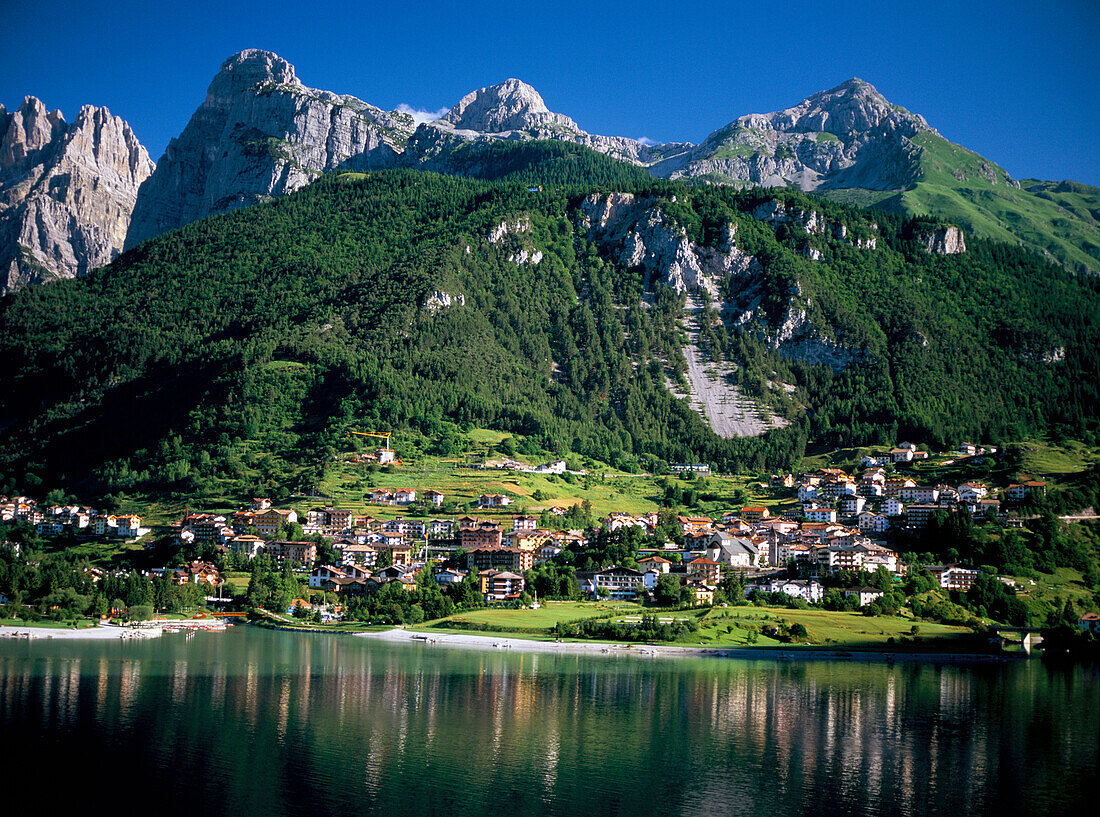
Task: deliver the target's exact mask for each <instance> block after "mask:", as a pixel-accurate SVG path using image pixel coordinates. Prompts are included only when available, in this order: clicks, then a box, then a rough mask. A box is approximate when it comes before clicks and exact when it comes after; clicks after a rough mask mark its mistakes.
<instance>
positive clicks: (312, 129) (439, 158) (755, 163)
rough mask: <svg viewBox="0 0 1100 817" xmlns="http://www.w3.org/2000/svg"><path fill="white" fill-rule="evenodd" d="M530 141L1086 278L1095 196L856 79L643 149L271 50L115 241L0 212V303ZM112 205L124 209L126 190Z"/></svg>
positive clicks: (522, 107) (546, 119) (258, 52)
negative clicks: (932, 224) (997, 159)
mask: <svg viewBox="0 0 1100 817" xmlns="http://www.w3.org/2000/svg"><path fill="white" fill-rule="evenodd" d="M3 116H6V117H7V118H9V119H10V118H11V115H7V114H3ZM0 121H3V119H0ZM122 126H124V129H125V130H126V131H127V132H129V133H131V135H132V131H129V126H128V125H126V123H122ZM36 128H37V129H36V130H35V131H34V132H33V133H32V134H30V137H31V142H28V143H27V144H28V146H27V148H26V149H28V150H34V149H38V148H34V145H37V144H38V143H37V142H36V141H35V140H36V139H39V138H41V135H42V133H44V132H45V131H47V130H50V131H51V132H52V130H51V129H52V128H54V125H52V124H50V122H49V121H46V120H44V121H43V122H42V123H41V124H40V125H36ZM540 140H551V141H563V142H568V143H572V144H576V145H580V146H582V147H585V148H588V149H591V150H595V151H597V152H599V153H603V154H604V155H607V156H610V157H612V158H615V159H617V160H619V161H622V162H625V163H628V164H631V165H635V166H637V167H641V168H644V169H645V170H646V171H647V172H649V173H650V174H652V175H654V176H656V177H658V178H668V179H674V180H682V181H689V182H695V183H715V184H725V185H732V186H734V187H755V186H759V187H795V188H798V189H800V190H803V191H806V192H814V193H817V194H820V195H824V196H827V197H830V198H834V199H837V200H840V201H845V202H848V203H853V204H858V205H861V206H876V207H880V208H883V209H886V210H893V211H897V212H901V213H907V214H910V215H932V216H940V217H944V218H949V219H952V220H954V221H956V222H957V223H959V224H960V225H961V226H963V227H964V228H965V229H966V230H967V231H968V232H973V233H976V234H979V235H985V236H988V237H991V238H995V239H997V240H1000V241H1006V242H1008V243H1017V244H1021V245H1023V246H1026V247H1028V248H1029V249H1031V250H1033V251H1036V252H1039V253H1040V254H1042V255H1044V256H1045V257H1047V258H1048V259H1051V260H1054V261H1056V262H1058V263H1061V264H1063V265H1065V266H1067V267H1069V268H1070V269H1073V270H1077V271H1089V272H1100V223H1098V220H1097V219H1095V218H1093V217H1092V216H1091V215H1090V214H1091V212H1092V211H1093V210H1097V209H1100V194H1096V193H1077V194H1074V195H1075V197H1076V198H1075V199H1074V204H1073V206H1072V207H1070V208H1068V210H1067V208H1065V207H1063V206H1062V205H1061V204H1059V203H1058V202H1057V201H1055V200H1054V199H1053V197H1052V194H1051V193H1050V188H1049V186H1048V187H1045V188H1043V189H1042V191H1041V192H1042V193H1043V194H1044V195H1038V194H1036V193H1033V192H1032V191H1031V190H1029V189H1021V187H1020V185H1019V183H1018V182H1017V181H1016V180H1015V179H1012V178H1011V176H1010V175H1009V174H1008V173H1006V172H1005V171H1004V170H1003V169H1001V168H1000V167H998V166H997V165H996V164H995V163H993V162H991V161H989V160H987V159H984V158H983V157H980V156H978V155H977V154H974V153H973V152H972V151H967V150H966V149H965V148H962V147H961V146H958V145H953V144H952V143H950V142H948V141H947V140H946V139H944V138H943V137H942V136H941V135H940V134H939V133H938V132H937V131H936V130H935V129H934V128H933V127H932V126H931V125H929V124H928V122H927V121H926V120H925V119H924V118H923V117H922V116H920V115H918V114H913V113H910V112H908V111H907V110H905V109H904V108H902V107H900V106H898V105H895V104H893V103H891V102H889V101H888V100H886V99H885V97H883V96H882V94H880V93H879V92H878V91H877V90H876V89H875V88H874V86H873V85H871V84H869V83H867V82H865V81H863V80H861V79H858V78H854V77H853V78H851V79H849V80H846V81H845V82H842V83H840V84H839V85H837V86H835V87H833V88H831V89H829V90H826V91H821V92H818V93H816V94H812V95H811V96H809V97H807V98H806V99H804V100H802V101H801V102H800V103H798V104H796V105H794V106H791V107H789V108H786V109H783V110H781V111H775V112H772V113H767V114H747V115H744V116H741V117H738V118H736V119H734V120H732V121H730V122H729V123H727V124H726V125H724V126H722V127H720V128H718V129H717V130H715V131H713V132H712V133H710V134H708V135H707V137H706V138H705V139H704V140H703V141H702V142H701V143H699V144H698V145H693V144H690V143H665V144H658V145H651V144H648V143H643V142H642V141H639V140H635V139H630V138H627V137H609V136H600V135H596V134H589V133H587V132H585V131H584V130H582V129H581V128H580V126H579V125H578V124H577V123H576V122H575V121H574V120H573V119H571V118H570V117H568V116H566V115H564V114H560V113H555V112H553V111H550V110H549V108H548V107H547V105H546V103H545V101H544V100H543V98H542V96H541V95H540V94H539V92H538V91H537V90H535V89H534V88H533V87H532V86H530V85H528V84H527V83H525V82H523V81H522V80H519V79H516V78H510V79H507V80H505V81H504V82H502V83H498V84H497V85H490V86H486V87H484V88H480V89H477V90H475V91H472V92H470V93H469V94H466V95H465V96H463V97H462V98H461V99H460V100H459V101H458V102H457V103H456V104H455V105H453V106H452V107H451V108H450V109H449V110H448V111H447V112H446V113H445V114H444V115H443V116H442V117H440V118H439V119H436V120H432V121H427V122H419V123H418V122H417V121H416V120H415V119H414V118H413V117H412V116H411V115H410V114H408V113H405V112H402V111H400V110H394V111H384V110H382V109H381V108H379V107H377V106H374V105H371V104H370V103H367V102H364V101H363V100H360V99H357V98H355V97H352V96H348V95H340V94H336V93H333V92H330V91H324V90H318V89H313V88H310V87H308V86H306V85H304V84H303V83H302V82H301V81H300V80H299V79H298V77H297V74H296V71H295V69H294V66H293V65H291V64H290V63H289V62H287V61H286V60H284V59H283V58H281V57H279V56H278V55H277V54H275V53H273V52H270V51H265V50H262V49H247V50H244V51H241V52H238V53H237V54H234V55H232V56H231V57H229V58H228V59H226V60H225V61H224V62H223V63H222V65H221V67H220V69H219V71H218V73H217V74H216V75H215V76H214V78H213V80H212V81H211V83H210V85H209V87H208V88H207V93H206V96H205V98H204V100H203V102H202V103H201V104H200V105H199V107H198V108H197V109H196V111H195V113H194V114H193V115H192V117H191V119H190V121H189V122H188V124H187V125H186V127H185V128H184V130H183V131H182V132H181V133H180V135H179V136H178V137H176V138H175V139H173V140H172V141H171V142H170V143H169V145H168V147H167V148H166V150H165V153H164V155H163V156H162V157H161V159H160V161H159V162H158V163H157V165H156V166H153V167H152V169H151V171H150V173H149V174H148V178H147V179H139V180H137V184H138V185H140V187H139V189H138V190H137V191H136V194H135V195H134V201H133V204H132V205H131V210H130V213H129V215H128V222H127V224H126V227H125V232H126V234H125V237H124V239H123V240H122V241H121V242H119V241H118V240H117V238H112V239H111V240H110V241H106V242H105V241H104V240H103V239H100V238H86V237H85V236H84V233H88V232H89V229H90V228H85V227H83V226H82V225H83V224H84V222H85V221H89V222H91V227H96V228H99V224H98V222H102V221H103V220H104V217H103V215H102V213H101V211H102V210H103V207H102V206H100V207H99V208H98V209H97V208H96V207H92V208H90V210H89V216H88V217H87V218H85V217H84V215H83V214H82V212H80V211H79V208H76V209H75V210H74V209H73V207H72V206H70V207H69V210H68V211H66V212H69V214H70V216H71V217H70V219H69V223H70V224H71V225H72V233H73V235H72V240H68V241H66V240H65V239H64V237H63V236H60V233H61V232H62V229H61V228H60V227H57V228H56V229H54V230H53V232H54V233H56V234H58V235H59V238H58V240H57V241H54V242H53V243H55V244H60V245H67V249H62V250H55V251H53V252H52V253H51V252H46V251H40V252H38V253H37V254H34V253H31V252H28V251H24V250H23V249H21V247H25V246H27V244H26V243H25V242H24V241H22V239H26V240H27V241H30V243H32V244H33V243H34V242H33V240H32V239H33V235H30V233H33V230H30V229H29V228H28V227H27V226H26V225H27V224H30V223H33V221H34V219H33V218H31V216H30V215H24V216H20V215H19V214H17V213H14V212H12V211H9V212H7V213H6V214H5V213H2V212H0V238H3V240H2V241H0V261H2V262H3V264H4V268H6V269H8V270H9V272H8V279H7V280H6V281H0V292H2V291H4V290H5V289H13V288H17V287H18V286H21V285H24V284H26V283H33V282H37V281H41V280H48V279H49V278H51V277H57V276H60V277H68V276H71V275H79V274H84V273H85V272H86V271H87V270H89V269H92V268H94V267H96V266H100V265H102V264H103V263H106V261H107V260H110V258H111V257H113V256H112V255H111V254H112V253H114V254H117V251H118V250H119V249H122V248H127V249H128V248H132V247H135V246H137V245H138V244H140V243H141V242H142V241H144V240H147V239H148V238H150V237H152V236H155V235H159V234H161V233H163V232H166V231H168V230H171V229H176V228H178V227H180V226H183V225H184V224H187V223H190V222H192V221H195V220H198V219H200V218H203V217H205V216H207V215H210V214H213V213H221V212H228V211H229V210H232V209H236V208H239V207H242V206H248V205H250V204H254V203H258V202H262V201H266V200H268V199H270V198H272V197H275V196H281V195H285V194H287V193H289V192H292V191H294V190H297V189H300V188H301V187H303V186H305V185H307V184H309V183H311V182H312V181H314V180H315V179H317V178H319V177H320V176H321V175H322V174H324V173H327V172H331V171H334V170H354V171H362V170H376V169H385V168H392V167H417V168H421V169H426V170H434V171H438V172H445V173H454V172H458V173H467V174H470V173H472V174H475V175H477V174H479V173H488V174H489V175H492V174H493V169H492V168H491V167H490V166H489V164H488V162H489V159H486V160H485V161H482V162H481V163H478V162H471V161H470V160H469V157H468V156H467V155H466V154H467V153H468V152H469V149H470V147H471V146H474V147H475V148H477V149H479V150H480V149H481V148H480V147H479V146H481V147H483V146H486V145H489V144H493V143H508V142H523V141H540ZM135 141H136V140H135ZM137 147H138V148H140V145H138V146H137ZM140 149H141V150H144V149H143V148H140ZM482 153H483V154H484V155H485V156H491V155H492V152H491V151H488V152H486V151H482ZM19 161H21V159H19V158H18V157H16V156H15V155H14V154H11V155H10V156H9V155H8V153H5V151H4V150H3V148H2V147H0V176H2V177H5V178H6V177H10V176H11V175H12V174H13V173H14V172H15V170H13V168H15V167H16V165H18V163H19ZM149 164H150V166H152V163H151V162H150V163H149ZM55 175H59V174H55ZM46 198H49V196H46ZM55 198H56V197H55ZM121 198H122V199H124V200H126V201H128V200H129V194H128V193H126V194H125V195H123V196H121ZM75 199H76V200H77V201H79V200H80V197H79V196H76V197H75ZM39 201H40V202H41V203H42V204H43V205H44V206H45V207H46V209H58V208H56V207H55V206H54V205H53V204H50V203H49V202H46V201H45V200H44V199H41V198H40V199H39ZM13 225H15V226H13ZM114 229H115V233H117V232H118V229H117V227H115V228H114ZM82 230H83V233H82ZM93 232H94V231H93ZM40 243H41V242H40ZM47 243H49V242H47ZM86 248H87V249H86ZM20 259H22V260H20Z"/></svg>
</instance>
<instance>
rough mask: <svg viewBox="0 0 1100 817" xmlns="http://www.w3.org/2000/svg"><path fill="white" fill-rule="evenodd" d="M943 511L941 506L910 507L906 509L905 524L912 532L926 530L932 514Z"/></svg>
mask: <svg viewBox="0 0 1100 817" xmlns="http://www.w3.org/2000/svg"><path fill="white" fill-rule="evenodd" d="M941 510H943V509H942V508H941V507H940V506H939V505H908V506H906V508H905V523H906V524H907V525H908V526H909V528H910V529H911V530H924V528H926V527H928V521H929V520H930V519H931V518H932V514H934V513H936V511H941Z"/></svg>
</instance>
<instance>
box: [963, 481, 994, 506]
mask: <svg viewBox="0 0 1100 817" xmlns="http://www.w3.org/2000/svg"><path fill="white" fill-rule="evenodd" d="M988 495H989V489H988V488H987V487H985V486H984V485H982V484H981V483H980V482H964V483H963V484H962V485H960V486H959V501H960V502H977V501H978V500H980V499H985V498H986V497H987V496H988Z"/></svg>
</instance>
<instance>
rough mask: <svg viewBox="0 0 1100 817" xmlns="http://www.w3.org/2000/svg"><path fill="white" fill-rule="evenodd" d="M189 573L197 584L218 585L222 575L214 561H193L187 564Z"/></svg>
mask: <svg viewBox="0 0 1100 817" xmlns="http://www.w3.org/2000/svg"><path fill="white" fill-rule="evenodd" d="M187 573H188V574H189V576H190V579H191V581H192V582H194V583H195V584H207V585H210V586H211V587H217V586H218V584H220V583H221V580H222V577H221V574H220V573H219V572H218V568H217V567H216V566H215V565H214V564H213V563H212V562H191V564H189V565H188V566H187Z"/></svg>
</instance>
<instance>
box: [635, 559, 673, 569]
mask: <svg viewBox="0 0 1100 817" xmlns="http://www.w3.org/2000/svg"><path fill="white" fill-rule="evenodd" d="M638 566H639V567H641V568H642V570H647V571H648V570H653V571H656V572H657V573H668V572H669V571H670V570H671V569H672V562H670V561H669V560H668V559H662V558H661V557H660V556H647V557H646V558H644V559H639V560H638Z"/></svg>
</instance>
